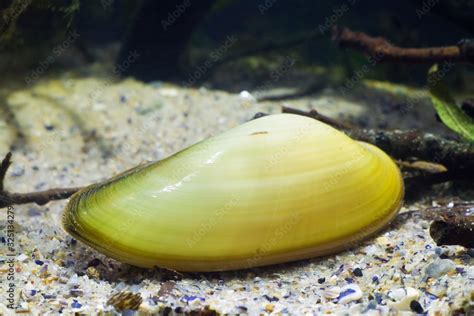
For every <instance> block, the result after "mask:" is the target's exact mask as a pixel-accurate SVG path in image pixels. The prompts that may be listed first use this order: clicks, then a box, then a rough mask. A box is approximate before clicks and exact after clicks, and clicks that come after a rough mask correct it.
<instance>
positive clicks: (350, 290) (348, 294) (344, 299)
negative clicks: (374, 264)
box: [337, 283, 362, 304]
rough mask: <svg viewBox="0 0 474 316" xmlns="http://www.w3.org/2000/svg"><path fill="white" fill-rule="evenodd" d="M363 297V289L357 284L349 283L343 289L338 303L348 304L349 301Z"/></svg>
mask: <svg viewBox="0 0 474 316" xmlns="http://www.w3.org/2000/svg"><path fill="white" fill-rule="evenodd" d="M361 298H362V290H361V289H360V287H359V286H358V285H357V284H355V283H352V284H348V285H346V286H344V287H343V288H342V289H341V293H340V294H339V297H338V299H337V302H338V303H341V304H347V303H349V302H353V301H357V300H360V299H361Z"/></svg>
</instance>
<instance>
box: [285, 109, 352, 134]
mask: <svg viewBox="0 0 474 316" xmlns="http://www.w3.org/2000/svg"><path fill="white" fill-rule="evenodd" d="M281 112H282V113H290V114H297V115H303V116H308V117H311V118H314V119H316V120H319V121H321V122H324V123H326V124H328V125H331V126H333V127H335V128H337V129H343V130H347V129H352V128H353V127H352V126H351V125H349V124H347V123H344V122H339V121H337V120H336V119H333V118H331V117H329V116H325V115H323V114H321V113H319V112H318V111H316V110H315V109H311V110H309V111H303V110H298V109H294V108H290V107H287V106H282V107H281Z"/></svg>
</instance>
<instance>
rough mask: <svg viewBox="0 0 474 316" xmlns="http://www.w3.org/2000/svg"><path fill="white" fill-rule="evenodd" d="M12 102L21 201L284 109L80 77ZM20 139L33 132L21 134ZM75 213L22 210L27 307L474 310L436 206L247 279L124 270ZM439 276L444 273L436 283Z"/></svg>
mask: <svg viewBox="0 0 474 316" xmlns="http://www.w3.org/2000/svg"><path fill="white" fill-rule="evenodd" d="M5 100H6V103H7V106H8V112H9V113H10V115H9V116H0V127H1V128H0V154H1V155H2V156H3V155H4V154H5V153H6V152H7V151H8V150H9V148H10V146H12V145H13V146H14V150H13V161H14V164H13V166H12V168H11V169H10V172H9V174H8V176H7V178H6V188H7V189H8V190H10V191H14V192H27V191H36V190H44V189H48V188H53V187H69V186H82V185H87V184H90V183H93V182H96V181H100V180H103V179H106V178H108V177H111V176H112V175H114V174H117V173H119V172H121V171H124V170H126V169H129V168H131V167H133V166H135V165H137V164H139V163H141V162H144V161H148V160H157V159H162V158H164V157H167V156H168V155H170V154H172V153H174V152H176V151H178V150H180V149H183V148H185V147H187V146H189V145H191V144H193V143H195V142H197V141H199V140H202V139H205V138H208V137H209V136H211V135H215V134H217V133H220V132H222V131H225V130H227V129H229V128H231V127H234V126H237V125H239V124H241V123H242V122H245V121H246V120H248V119H250V118H251V117H252V116H253V115H254V114H255V113H256V112H259V111H263V112H279V106H281V105H282V103H281V102H273V103H271V102H267V103H263V104H260V103H259V104H256V103H255V102H253V101H252V100H249V99H243V98H241V97H239V95H236V94H228V93H225V92H220V91H210V90H206V89H184V88H179V87H176V86H171V85H164V84H158V83H157V84H149V85H146V84H143V83H140V82H137V81H134V80H125V81H121V82H118V83H116V82H112V81H110V80H107V79H103V80H98V79H67V78H65V79H60V80H58V79H55V80H43V81H41V82H38V83H36V84H35V85H34V86H33V87H30V88H29V89H26V90H16V91H12V92H11V93H8V94H7V95H6V99H5ZM287 105H290V106H293V107H298V108H302V109H307V108H310V107H315V108H318V110H320V111H321V112H322V113H325V114H328V115H339V114H340V113H342V112H344V114H343V116H345V117H348V116H349V117H355V118H357V117H364V115H366V114H367V111H370V110H366V109H365V107H364V105H363V104H359V103H357V102H355V101H348V100H346V99H343V98H341V96H338V95H337V93H330V92H327V93H322V94H321V95H320V96H316V97H313V98H311V99H310V98H303V99H298V100H292V101H290V102H288V103H287ZM374 106H377V105H374ZM423 112H426V111H424V110H423V109H421V110H420V113H423ZM347 113H350V115H348V114H347ZM402 122H404V121H402ZM392 124H394V125H396V124H397V123H392ZM403 124H404V123H401V125H403ZM409 124H411V123H409ZM19 131H20V132H21V134H22V136H20V137H17V134H18V132H19ZM65 204H66V201H58V202H51V203H49V204H47V205H45V206H37V205H33V204H30V205H21V206H15V207H14V210H15V227H16V233H15V241H14V248H15V249H14V250H15V251H14V253H15V257H14V259H15V260H14V261H15V272H14V274H13V275H14V285H15V286H14V287H12V288H13V291H14V293H15V295H14V305H15V307H16V308H17V310H18V311H23V312H25V313H32V314H38V313H39V314H43V313H48V312H50V313H51V314H56V313H57V312H62V313H64V314H66V315H68V314H73V313H84V314H90V313H98V312H100V311H105V312H107V311H109V312H110V311H111V312H116V310H115V309H114V306H113V304H115V306H118V307H122V308H125V309H126V308H128V307H130V306H132V305H134V304H131V303H130V302H132V303H133V300H137V298H139V297H141V299H142V302H141V303H140V301H139V300H138V303H137V304H135V305H136V306H138V307H137V308H138V310H139V311H140V312H143V313H147V312H148V313H158V312H163V313H168V312H175V313H181V312H187V311H202V310H207V312H209V313H211V314H212V311H216V312H217V313H232V314H234V313H248V314H264V313H277V314H279V313H291V314H320V313H329V312H339V313H351V314H355V313H370V314H373V315H378V314H383V315H385V314H388V313H389V312H390V310H392V311H393V310H400V311H402V310H403V311H407V312H409V311H410V310H413V309H415V310H416V309H417V307H420V308H422V309H423V310H424V311H426V312H428V313H429V314H430V315H438V314H442V315H444V314H449V313H452V312H453V311H456V310H459V309H460V308H462V307H466V306H468V304H469V302H471V304H472V299H473V296H474V281H473V280H474V267H473V266H472V264H473V261H474V259H473V258H472V257H471V256H470V255H469V254H468V252H467V251H466V249H463V248H461V247H456V246H449V247H437V246H436V245H435V244H434V242H433V240H432V239H431V238H430V236H429V232H428V226H429V222H428V221H427V220H425V219H424V218H423V217H422V210H423V209H424V208H425V207H426V206H428V205H431V201H429V202H424V203H421V202H420V203H418V204H412V205H406V206H405V207H404V208H403V209H402V212H401V213H400V214H399V215H398V216H397V217H396V219H395V220H394V222H393V223H392V225H391V226H389V227H388V228H387V229H386V230H384V231H383V232H382V233H380V234H379V235H377V236H376V237H374V238H372V239H370V240H367V241H366V242H364V243H363V244H362V245H360V246H359V247H357V248H354V249H352V250H350V251H345V252H343V253H340V254H338V255H333V256H328V257H324V258H315V259H311V260H304V261H299V262H295V263H290V264H284V265H278V266H271V267H265V268H258V269H253V270H247V271H237V272H226V273H212V274H185V275H179V274H175V273H172V272H169V271H162V270H155V271H150V270H144V269H138V268H134V267H131V266H129V265H126V264H121V263H119V262H116V261H114V260H112V259H108V258H106V257H105V256H103V255H101V254H100V253H98V252H96V251H95V250H93V249H91V248H89V247H87V246H85V245H83V244H81V243H80V242H77V241H75V240H74V239H72V238H71V237H70V236H68V235H67V234H66V233H65V232H64V231H63V230H62V228H61V226H60V221H61V214H62V210H63V208H64V206H65ZM2 214H3V215H2V218H1V221H0V225H1V227H2V233H1V234H2V236H1V237H2V258H7V259H8V257H5V256H4V255H5V254H6V252H7V247H6V246H5V242H6V240H5V237H6V236H5V234H6V224H7V223H6V220H7V215H6V212H2ZM427 267H430V269H429V271H432V270H431V269H435V271H437V272H439V273H435V275H434V276H433V275H432V277H428V273H427V271H426V269H427ZM438 270H439V271H438ZM8 272H9V266H8V261H6V259H2V261H1V262H0V276H1V279H2V280H6V278H7V276H8ZM8 289H9V286H8V283H7V282H5V281H4V282H3V283H2V288H1V289H0V291H2V292H0V298H1V299H0V313H3V314H8V313H11V310H9V309H7V305H8V303H9V302H8V301H7V294H8V293H7V291H8ZM119 292H130V293H134V294H136V295H135V296H133V295H129V299H128V302H129V303H130V304H129V305H126V304H125V303H124V302H123V301H124V300H123V299H122V300H121V299H116V300H113V301H110V303H113V304H108V303H107V302H108V300H109V299H110V298H111V297H112V296H113V295H114V294H116V293H119ZM412 301H416V302H418V303H419V304H418V305H419V306H418V305H416V302H415V303H412ZM121 304H122V305H121ZM410 305H412V306H411V307H410ZM437 313H438V314H437Z"/></svg>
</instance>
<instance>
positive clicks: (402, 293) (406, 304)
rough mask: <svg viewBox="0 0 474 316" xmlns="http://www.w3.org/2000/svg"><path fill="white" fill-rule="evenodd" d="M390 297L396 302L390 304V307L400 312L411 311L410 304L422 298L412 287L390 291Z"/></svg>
mask: <svg viewBox="0 0 474 316" xmlns="http://www.w3.org/2000/svg"><path fill="white" fill-rule="evenodd" d="M388 296H389V297H390V298H391V299H393V300H394V301H392V302H388V305H389V306H391V307H393V308H395V309H397V310H399V311H410V310H411V307H410V304H411V302H412V301H416V300H418V299H419V298H420V291H418V290H417V289H414V288H412V287H407V288H399V289H396V290H393V291H390V292H389V294H388Z"/></svg>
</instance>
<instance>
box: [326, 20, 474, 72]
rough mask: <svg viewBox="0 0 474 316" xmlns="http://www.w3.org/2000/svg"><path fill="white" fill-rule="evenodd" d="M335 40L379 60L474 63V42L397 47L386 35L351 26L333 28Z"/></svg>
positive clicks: (343, 45) (342, 45)
mask: <svg viewBox="0 0 474 316" xmlns="http://www.w3.org/2000/svg"><path fill="white" fill-rule="evenodd" d="M332 38H333V40H334V41H335V42H336V43H338V44H339V45H340V46H341V47H348V48H352V49H356V50H360V51H362V52H364V53H365V54H367V55H369V56H372V57H375V58H376V59H377V61H379V62H381V61H388V62H404V63H429V64H433V63H438V62H443V61H451V62H459V63H463V62H464V63H474V41H473V40H463V41H461V42H460V43H459V44H458V45H452V46H441V47H425V48H402V47H397V46H393V45H392V44H390V43H389V42H388V41H387V40H386V39H385V38H383V37H372V36H369V35H367V34H365V33H362V32H354V31H352V30H350V29H348V28H345V27H343V28H339V27H336V26H335V27H333V36H332Z"/></svg>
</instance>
